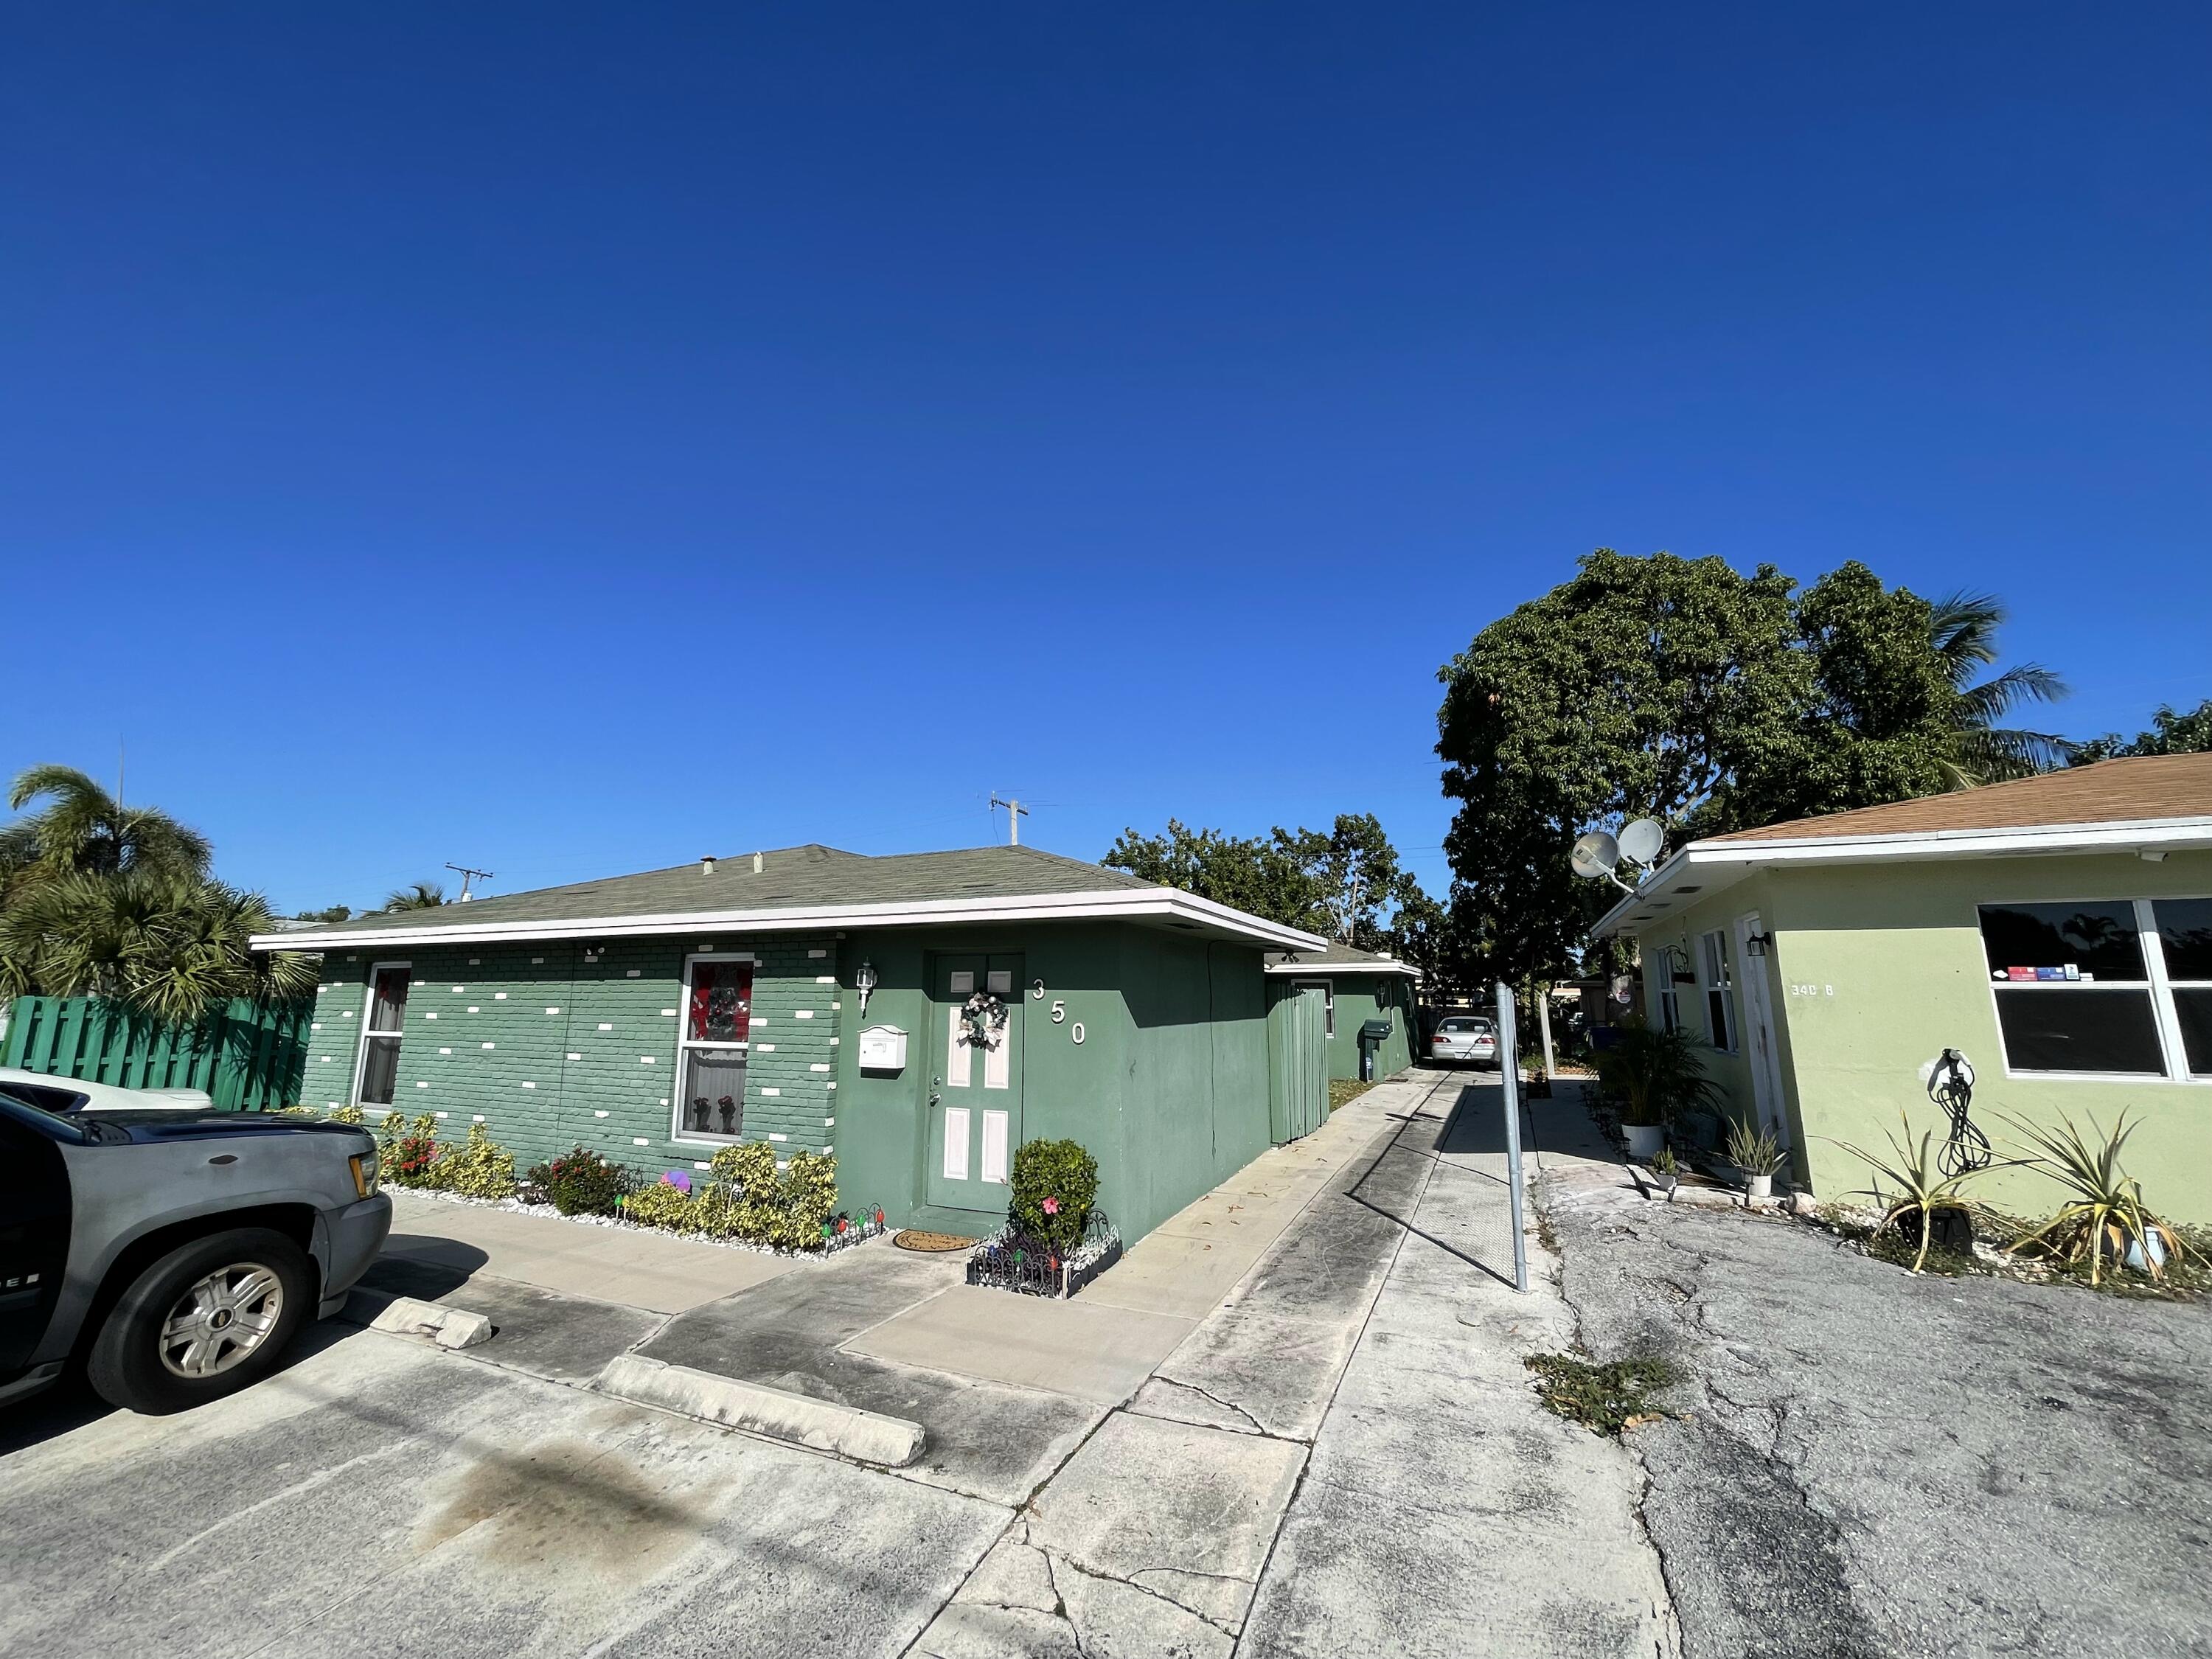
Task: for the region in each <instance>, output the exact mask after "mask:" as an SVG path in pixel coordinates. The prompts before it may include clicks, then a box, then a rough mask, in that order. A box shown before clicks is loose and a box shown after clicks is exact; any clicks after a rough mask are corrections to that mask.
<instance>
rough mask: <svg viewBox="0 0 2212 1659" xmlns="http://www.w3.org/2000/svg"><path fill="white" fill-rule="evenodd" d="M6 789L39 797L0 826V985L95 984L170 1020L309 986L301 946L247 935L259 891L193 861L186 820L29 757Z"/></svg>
mask: <svg viewBox="0 0 2212 1659" xmlns="http://www.w3.org/2000/svg"><path fill="white" fill-rule="evenodd" d="M40 799H45V800H46V805H44V806H43V807H41V808H40V810H39V811H35V812H33V813H30V814H28V815H27V816H26V817H21V818H19V819H17V820H16V821H15V823H11V824H9V826H8V827H7V829H5V830H4V831H0V846H4V848H5V849H6V866H5V884H4V887H3V888H0V996H5V997H16V996H21V995H25V994H39V995H46V996H99V997H107V998H112V999H113V1000H117V1001H118V1002H121V1003H123V1004H124V1005H125V1006H128V1007H131V1008H132V1009H135V1010H137V1011H138V1012H142V1013H145V1014H148V1015H150V1016H152V1017H153V1018H156V1019H160V1020H162V1021H164V1022H167V1023H172V1024H177V1023H184V1022H188V1021H191V1020H193V1019H196V1018H199V1017H200V1016H201V1015H202V1014H204V1013H205V1012H207V1011H208V1010H209V1009H210V1008H211V1007H213V1006H216V1005H217V1004H220V1003H222V1002H224V1001H227V1000H230V999H232V998H234V997H246V998H251V999H253V1000H258V1001H269V1000H284V999H289V998H291V997H295V996H299V995H302V994H306V993H307V992H308V991H310V990H312V989H313V987H314V984H315V980H316V970H315V964H314V960H313V957H308V956H306V955H303V954H301V953H300V952H298V951H274V952H270V953H266V954H262V955H257V954H255V953H254V952H253V951H251V950H250V949H248V948H247V943H246V942H247V940H248V939H250V938H251V937H252V935H253V934H255V933H267V932H269V931H270V929H271V928H272V927H274V925H275V922H274V918H273V917H272V916H271V915H270V909H269V906H268V903H267V902H266V901H264V899H263V898H262V896H260V895H259V894H258V893H248V892H242V891H240V890H238V889H236V888H234V887H229V886H226V885H225V884H223V883H222V882H219V881H216V880H215V879H214V878H212V877H210V875H209V874H208V873H207V870H208V865H209V862H210V857H211V852H210V848H209V845H208V842H207V840H206V838H205V837H204V836H201V835H199V834H198V833H197V831H195V830H192V829H187V828H185V826H184V825H182V824H180V823H177V822H176V821H175V820H174V819H173V818H171V817H168V816H167V814H166V813H162V812H160V811H155V810H154V809H152V808H150V807H134V808H131V809H129V810H128V811H126V810H125V809H124V808H123V807H122V805H120V804H119V803H118V802H117V801H116V800H115V799H113V797H112V796H110V795H109V794H108V793H107V792H106V790H104V789H102V788H101V787H100V786H99V785H98V784H97V783H95V782H94V781H92V780H91V779H90V778H88V777H87V776H86V775H84V774H83V773H82V772H79V771H76V770H75V769H72V768H70V767H64V766H34V767H33V768H31V769H29V770H27V771H26V772H24V773H23V774H21V775H20V776H19V777H17V779H16V780H15V787H14V788H13V789H12V791H11V792H10V793H9V801H10V803H11V804H12V805H14V806H15V808H16V809H17V810H18V811H21V809H22V808H23V807H25V806H27V805H30V804H31V803H32V802H33V801H37V800H40Z"/></svg>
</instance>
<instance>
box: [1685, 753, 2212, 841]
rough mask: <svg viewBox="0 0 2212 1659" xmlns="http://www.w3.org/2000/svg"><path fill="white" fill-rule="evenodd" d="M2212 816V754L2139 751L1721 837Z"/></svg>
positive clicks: (1820, 836) (1930, 831)
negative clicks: (2166, 753)
mask: <svg viewBox="0 0 2212 1659" xmlns="http://www.w3.org/2000/svg"><path fill="white" fill-rule="evenodd" d="M2201 817H2212V754H2203V755H2141V756H2135V757H2129V758H2126V759H2122V760H2108V761H2098V762H2096V763H2094V764H2093V765H2089V766H2075V767H2069V769H2066V770H2065V771H2063V772H2045V773H2043V774H2041V775H2039V776H2036V777H2033V778H2020V779H2016V780H2015V781H2013V782H2010V783H1990V784H1984V785H1983V786H1982V787H1980V788H1978V789H1960V790H1955V791H1954V792H1953V793H1950V794H1948V795H1928V796H1924V797H1923V798H1922V799H1918V800H1899V801H1892V802H1890V803H1889V804H1888V805H1886V806H1862V807H1860V808H1859V809H1858V810H1857V811H1855V812H1831V813H1830V814H1828V815H1827V816H1826V817H1818V818H1793V819H1791V820H1790V822H1789V823H1770V824H1768V825H1767V826H1766V827H1765V829H1739V830H1736V831H1735V833H1734V834H1732V835H1726V836H1711V838H1710V839H1711V841H1713V842H1720V843H1726V842H1744V841H1822V840H1826V839H1828V838H1830V837H1833V836H1913V835H1921V836H1925V835H1934V834H1937V833H1940V832H1941V831H1943V830H1946V829H2037V828H2040V827H2043V826H2045V825H2049V824H2088V823H2141V822H2142V821H2144V820H2146V819H2157V818H2201Z"/></svg>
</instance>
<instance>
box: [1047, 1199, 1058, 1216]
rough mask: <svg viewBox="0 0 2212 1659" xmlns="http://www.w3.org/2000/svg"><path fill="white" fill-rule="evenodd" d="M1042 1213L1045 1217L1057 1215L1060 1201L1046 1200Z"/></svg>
mask: <svg viewBox="0 0 2212 1659" xmlns="http://www.w3.org/2000/svg"><path fill="white" fill-rule="evenodd" d="M1044 1212H1045V1213H1046V1214H1047V1215H1058V1214H1059V1213H1060V1200H1058V1199H1056V1198H1048V1199H1047V1200H1045V1201H1044Z"/></svg>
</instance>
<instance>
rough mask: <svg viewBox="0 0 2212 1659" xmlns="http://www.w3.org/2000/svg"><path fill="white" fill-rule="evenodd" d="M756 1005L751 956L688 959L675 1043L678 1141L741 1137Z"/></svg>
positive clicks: (675, 1117) (724, 1139)
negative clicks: (754, 1006)
mask: <svg viewBox="0 0 2212 1659" xmlns="http://www.w3.org/2000/svg"><path fill="white" fill-rule="evenodd" d="M752 1007H753V963H752V958H751V957H748V956H734V955H727V954H720V955H708V954H702V955H699V956H694V957H686V958H685V960H684V1009H683V1024H682V1025H681V1026H680V1027H679V1028H678V1036H677V1043H676V1098H675V1101H674V1107H675V1113H674V1130H673V1134H674V1138H675V1139H678V1140H708V1141H717V1142H726V1141H734V1140H737V1139H741V1138H742V1136H743V1134H744V1126H745V1057H746V1055H747V1054H748V1053H749V1052H750V1049H751V1047H752V1044H751V1042H750V1031H751V1029H752Z"/></svg>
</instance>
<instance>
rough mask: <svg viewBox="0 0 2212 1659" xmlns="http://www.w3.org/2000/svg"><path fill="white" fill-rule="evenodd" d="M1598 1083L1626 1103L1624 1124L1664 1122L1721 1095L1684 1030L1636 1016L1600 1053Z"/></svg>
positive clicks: (1598, 1058)
mask: <svg viewBox="0 0 2212 1659" xmlns="http://www.w3.org/2000/svg"><path fill="white" fill-rule="evenodd" d="M1597 1074H1598V1079H1599V1081H1600V1082H1601V1083H1602V1084H1603V1085H1605V1086H1606V1087H1607V1089H1609V1090H1611V1091H1613V1093H1615V1094H1617V1095H1619V1096H1620V1097H1621V1098H1622V1099H1623V1100H1624V1101H1626V1103H1627V1104H1626V1109H1625V1110H1623V1112H1622V1113H1621V1121H1623V1122H1626V1123H1642V1124H1651V1123H1663V1122H1665V1121H1668V1119H1670V1118H1673V1117H1674V1116H1676V1115H1679V1114H1680V1113H1683V1112H1686V1111H1690V1110H1692V1109H1695V1108H1698V1107H1700V1106H1711V1105H1713V1104H1715V1103H1717V1102H1718V1101H1719V1099H1720V1091H1719V1090H1718V1089H1717V1088H1716V1087H1714V1085H1713V1080H1712V1079H1711V1078H1709V1077H1707V1076H1706V1075H1705V1061H1704V1060H1702V1059H1700V1058H1699V1054H1698V1049H1697V1045H1696V1044H1695V1043H1693V1042H1692V1041H1691V1040H1690V1036H1689V1034H1688V1033H1687V1032H1686V1031H1667V1030H1660V1029H1658V1028H1657V1027H1656V1026H1653V1025H1649V1024H1644V1022H1643V1021H1641V1020H1633V1021H1631V1022H1630V1023H1628V1024H1626V1025H1623V1026H1622V1027H1621V1028H1620V1038H1619V1040H1618V1041H1616V1042H1614V1043H1613V1046H1612V1047H1611V1048H1603V1049H1601V1050H1599V1051H1598V1056H1597Z"/></svg>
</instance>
